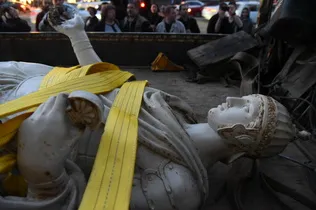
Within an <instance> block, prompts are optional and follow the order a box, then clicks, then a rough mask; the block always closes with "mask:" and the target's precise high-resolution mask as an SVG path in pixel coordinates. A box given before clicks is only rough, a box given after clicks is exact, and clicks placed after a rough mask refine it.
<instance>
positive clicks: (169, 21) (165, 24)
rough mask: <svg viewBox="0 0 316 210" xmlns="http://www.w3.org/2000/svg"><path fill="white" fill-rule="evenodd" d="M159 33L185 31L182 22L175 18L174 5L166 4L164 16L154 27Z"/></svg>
mask: <svg viewBox="0 0 316 210" xmlns="http://www.w3.org/2000/svg"><path fill="white" fill-rule="evenodd" d="M156 31H157V32H159V33H186V30H185V27H184V25H183V23H181V22H180V21H178V20H177V13H176V11H175V7H174V6H167V7H166V10H165V18H164V20H163V21H161V22H160V23H159V24H158V25H157V28H156Z"/></svg>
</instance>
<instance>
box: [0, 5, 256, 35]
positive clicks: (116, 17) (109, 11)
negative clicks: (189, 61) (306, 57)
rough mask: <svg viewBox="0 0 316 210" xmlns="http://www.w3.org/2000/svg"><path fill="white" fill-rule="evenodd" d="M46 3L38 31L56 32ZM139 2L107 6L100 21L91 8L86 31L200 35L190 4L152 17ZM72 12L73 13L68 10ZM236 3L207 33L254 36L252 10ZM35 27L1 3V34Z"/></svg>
mask: <svg viewBox="0 0 316 210" xmlns="http://www.w3.org/2000/svg"><path fill="white" fill-rule="evenodd" d="M52 5H55V6H63V8H64V9H65V10H64V13H65V16H67V14H70V13H71V12H70V10H71V7H70V6H66V4H65V2H64V0H52ZM52 5H50V4H46V5H44V6H42V11H41V12H40V13H38V15H37V17H36V24H35V29H36V31H46V32H49V31H54V29H53V28H52V27H51V25H50V24H49V22H48V20H47V16H48V15H47V14H48V11H49V8H50V7H51V6H52ZM139 9H140V8H139V3H138V2H137V1H135V2H130V3H128V4H127V7H126V6H125V7H120V6H115V5H114V3H103V4H101V6H100V15H101V18H100V19H99V18H98V17H97V16H96V15H97V12H98V11H97V9H96V8H94V7H89V8H88V9H87V10H88V12H89V15H90V16H89V17H88V18H86V19H85V30H86V31H96V32H108V33H118V32H158V33H200V28H199V26H198V24H197V20H196V19H195V18H194V17H192V16H191V15H189V12H188V10H189V5H187V4H180V5H179V7H178V8H176V7H175V6H173V5H158V4H152V5H151V7H150V11H148V14H143V13H142V14H140V10H139ZM68 10H69V11H68ZM235 12H236V3H234V1H232V2H230V3H229V4H226V3H221V4H220V5H219V10H218V13H217V14H215V15H214V16H213V17H212V18H211V19H210V20H209V22H208V27H207V33H220V34H232V33H235V32H237V31H240V30H244V31H246V32H248V33H251V32H252V30H253V26H254V24H253V23H252V22H251V19H250V17H249V13H250V11H249V9H248V8H245V9H244V10H243V11H242V15H241V17H239V16H238V15H236V13H235ZM30 30H31V27H30V26H29V25H28V23H27V22H26V21H25V20H22V19H21V18H20V17H19V15H18V13H17V12H16V10H15V9H14V8H12V7H10V6H5V3H4V0H0V32H29V31H30Z"/></svg>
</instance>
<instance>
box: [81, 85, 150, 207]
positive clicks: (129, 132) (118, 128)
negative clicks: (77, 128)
mask: <svg viewBox="0 0 316 210" xmlns="http://www.w3.org/2000/svg"><path fill="white" fill-rule="evenodd" d="M146 84H147V81H136V82H128V83H125V84H124V85H123V86H122V87H121V89H120V91H119V93H118V95H117V96H116V98H115V100H114V103H113V105H112V107H111V109H110V112H109V116H108V119H107V122H106V125H105V129H104V133H103V136H102V138H101V142H100V144H99V149H98V153H97V157H96V159H95V161H94V166H93V169H92V173H91V175H90V179H89V182H88V185H87V188H86V190H85V193H84V196H83V199H82V202H81V205H80V208H79V210H101V209H104V210H128V209H129V204H130V197H131V192H132V182H133V176H134V166H135V160H136V150H137V136H138V114H139V110H140V107H141V103H142V98H143V92H144V88H145V86H146Z"/></svg>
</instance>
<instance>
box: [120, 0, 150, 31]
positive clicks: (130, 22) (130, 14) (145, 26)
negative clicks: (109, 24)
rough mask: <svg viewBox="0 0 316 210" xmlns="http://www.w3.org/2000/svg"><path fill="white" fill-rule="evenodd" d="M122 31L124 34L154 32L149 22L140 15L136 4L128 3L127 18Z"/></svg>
mask: <svg viewBox="0 0 316 210" xmlns="http://www.w3.org/2000/svg"><path fill="white" fill-rule="evenodd" d="M122 30H123V31H124V32H153V30H152V29H151V27H150V23H149V21H148V20H147V19H146V18H144V17H143V16H141V15H140V14H139V8H138V5H137V4H136V3H128V5H127V17H125V19H124V22H123V25H122Z"/></svg>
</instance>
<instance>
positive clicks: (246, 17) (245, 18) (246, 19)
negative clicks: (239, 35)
mask: <svg viewBox="0 0 316 210" xmlns="http://www.w3.org/2000/svg"><path fill="white" fill-rule="evenodd" d="M241 20H242V23H243V30H244V31H245V32H247V33H249V34H251V33H252V30H253V22H252V20H251V19H250V10H249V8H247V7H245V8H244V9H243V10H242V12H241Z"/></svg>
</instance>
